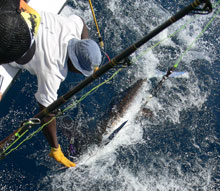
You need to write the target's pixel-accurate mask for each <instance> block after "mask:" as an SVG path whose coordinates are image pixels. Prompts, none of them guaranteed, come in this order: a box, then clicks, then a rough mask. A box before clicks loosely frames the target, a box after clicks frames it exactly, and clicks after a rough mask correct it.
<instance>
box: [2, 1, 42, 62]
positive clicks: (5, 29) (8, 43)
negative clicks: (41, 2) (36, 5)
mask: <svg viewBox="0 0 220 191" xmlns="http://www.w3.org/2000/svg"><path fill="white" fill-rule="evenodd" d="M39 24H40V15H39V14H38V13H37V11H35V10H34V9H33V8H31V7H30V6H28V4H27V3H26V2H25V1H24V0H0V63H9V62H13V61H16V60H18V59H19V58H21V57H24V59H23V60H25V62H27V61H29V60H30V59H31V58H32V57H33V55H34V52H35V43H34V37H35V36H36V35H37V31H38V27H39ZM32 47H33V48H32ZM28 50H31V51H28ZM33 50H34V51H33ZM19 64H25V63H24V62H22V61H20V63H19Z"/></svg>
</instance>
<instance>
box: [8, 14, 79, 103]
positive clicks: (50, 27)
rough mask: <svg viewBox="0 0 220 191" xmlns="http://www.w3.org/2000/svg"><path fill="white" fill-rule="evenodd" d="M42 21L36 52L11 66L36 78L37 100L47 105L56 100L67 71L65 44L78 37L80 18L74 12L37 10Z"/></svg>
mask: <svg viewBox="0 0 220 191" xmlns="http://www.w3.org/2000/svg"><path fill="white" fill-rule="evenodd" d="M40 15H41V23H40V26H39V30H38V35H37V37H36V39H35V40H36V51H35V54H34V56H33V58H32V59H31V61H30V62H29V63H27V64H25V65H18V64H16V63H15V62H14V63H11V65H13V66H16V67H19V68H22V69H26V70H28V71H29V72H30V73H31V74H33V75H36V76H37V79H38V89H37V92H36V94H35V98H36V99H37V101H38V102H39V103H40V104H42V105H43V106H45V107H47V106H49V105H50V104H51V103H53V102H54V101H55V100H56V99H57V91H58V89H59V87H60V83H61V82H62V81H63V80H65V78H66V76H67V72H68V66H67V62H66V59H67V46H68V42H69V40H70V39H72V38H77V39H81V34H82V30H83V21H82V19H81V18H80V17H79V16H77V15H71V16H70V17H64V16H60V15H56V14H52V13H46V12H40Z"/></svg>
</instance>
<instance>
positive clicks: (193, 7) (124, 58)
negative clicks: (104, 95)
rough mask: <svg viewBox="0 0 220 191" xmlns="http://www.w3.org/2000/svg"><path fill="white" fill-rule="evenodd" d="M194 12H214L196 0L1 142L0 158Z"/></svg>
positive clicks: (207, 5) (210, 7) (205, 4)
mask: <svg viewBox="0 0 220 191" xmlns="http://www.w3.org/2000/svg"><path fill="white" fill-rule="evenodd" d="M202 4H203V5H204V6H203V7H202V8H199V9H198V7H199V6H200V5H202ZM192 11H195V13H196V11H199V12H203V13H204V14H205V13H206V14H208V13H210V12H211V11H212V4H211V3H210V1H209V0H195V1H194V2H193V3H191V4H190V5H188V6H187V7H185V8H183V9H182V10H180V11H179V12H177V13H176V14H175V15H174V16H172V17H171V18H170V19H168V20H167V21H165V22H164V23H163V24H161V25H160V26H158V27H157V28H156V29H154V30H153V31H152V32H150V33H149V34H147V35H146V36H144V37H143V38H142V39H141V40H139V41H137V42H136V43H134V44H133V45H131V46H130V47H128V48H127V49H125V50H124V51H123V52H122V53H121V54H119V55H117V56H116V57H114V58H113V59H112V60H111V61H109V62H108V63H107V64H105V65H103V66H102V67H100V68H99V70H97V71H96V72H95V73H93V74H92V75H91V76H89V77H88V78H86V79H85V80H83V81H82V82H81V83H79V84H78V85H77V86H75V87H74V88H73V89H71V90H70V91H69V92H67V93H66V94H64V95H63V96H61V97H59V98H58V99H57V100H56V101H55V102H53V103H52V104H51V105H49V106H48V107H47V108H45V109H44V110H42V111H41V112H39V113H38V114H36V115H35V116H34V117H33V118H32V120H27V121H26V122H24V123H23V124H22V125H21V127H20V128H18V129H17V130H16V131H14V132H13V133H12V134H10V135H9V136H8V137H6V138H5V139H4V140H2V141H1V142H0V158H4V154H5V150H8V148H9V147H11V146H12V145H13V144H15V143H16V142H17V141H18V140H19V139H20V138H21V137H22V136H23V135H24V134H25V133H26V132H27V131H28V130H29V129H30V128H32V126H34V125H36V124H39V120H42V119H43V118H44V117H45V116H47V115H48V114H50V113H51V112H54V111H55V110H57V108H59V107H60V106H61V105H63V104H64V103H66V102H67V101H68V100H69V99H70V98H71V97H72V96H73V95H75V94H76V93H78V92H79V91H80V90H82V89H83V88H85V87H86V86H87V85H88V84H90V83H91V82H93V81H94V80H95V79H97V78H98V77H100V76H101V75H103V74H104V73H106V72H107V71H108V70H110V69H111V68H113V67H115V66H117V65H121V64H122V63H126V62H128V60H129V59H128V57H129V56H130V55H131V54H132V53H134V52H135V51H136V50H137V49H138V48H139V47H141V46H142V45H143V44H145V43H146V42H148V41H149V40H150V39H152V38H153V37H155V36H156V35H157V34H159V33H160V32H161V31H163V30H164V29H166V28H167V27H169V26H170V25H172V24H173V23H175V22H176V21H178V20H179V19H181V18H183V17H184V16H185V15H187V14H189V13H190V12H192Z"/></svg>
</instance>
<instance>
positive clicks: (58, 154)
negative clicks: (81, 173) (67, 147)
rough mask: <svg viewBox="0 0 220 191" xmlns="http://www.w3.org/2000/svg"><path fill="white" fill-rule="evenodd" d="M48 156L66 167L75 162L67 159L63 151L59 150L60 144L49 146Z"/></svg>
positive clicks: (73, 164)
mask: <svg viewBox="0 0 220 191" xmlns="http://www.w3.org/2000/svg"><path fill="white" fill-rule="evenodd" d="M49 156H50V157H53V158H54V159H55V160H56V161H57V162H59V163H61V164H63V165H64V166H66V167H75V166H76V164H75V163H73V162H71V161H70V160H69V159H67V158H66V157H65V156H64V154H63V152H62V151H61V148H60V145H59V147H58V148H53V147H52V148H51V152H50V154H49Z"/></svg>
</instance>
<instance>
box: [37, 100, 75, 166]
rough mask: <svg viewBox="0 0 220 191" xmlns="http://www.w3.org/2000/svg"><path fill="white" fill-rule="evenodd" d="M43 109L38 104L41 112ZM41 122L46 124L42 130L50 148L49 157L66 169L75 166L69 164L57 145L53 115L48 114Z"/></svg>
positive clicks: (71, 163)
mask: <svg viewBox="0 0 220 191" xmlns="http://www.w3.org/2000/svg"><path fill="white" fill-rule="evenodd" d="M38 104H39V103H38ZM43 109H45V107H44V106H43V105H41V104H39V110H40V111H42V110H43ZM41 122H42V124H45V123H48V124H47V125H46V126H45V127H44V128H43V133H44V136H45V137H46V139H47V141H48V143H49V145H50V147H51V152H50V154H49V156H50V157H53V158H54V159H55V160H56V161H57V162H59V163H61V164H63V165H64V166H66V167H74V166H76V164H75V163H73V162H71V161H70V160H69V159H67V158H66V157H65V156H64V154H63V152H62V150H61V147H60V145H59V144H58V141H57V133H56V119H55V118H54V114H49V115H48V116H46V117H44V118H43V119H42V121H41Z"/></svg>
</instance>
